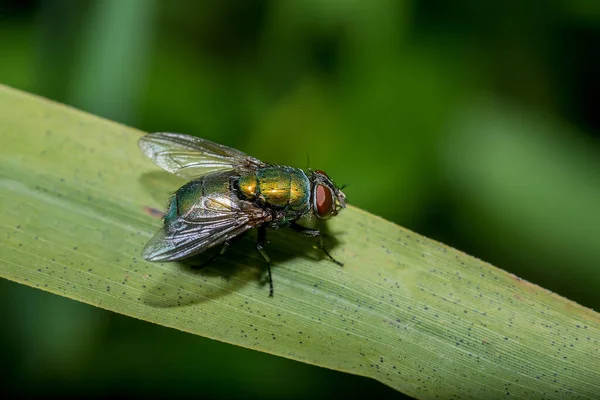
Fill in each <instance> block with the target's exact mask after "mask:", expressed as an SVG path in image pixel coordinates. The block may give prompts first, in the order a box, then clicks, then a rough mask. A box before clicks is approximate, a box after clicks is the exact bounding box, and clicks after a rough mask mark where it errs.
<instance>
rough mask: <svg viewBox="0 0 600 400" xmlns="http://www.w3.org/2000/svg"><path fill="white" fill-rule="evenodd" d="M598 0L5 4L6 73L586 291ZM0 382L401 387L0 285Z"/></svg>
mask: <svg viewBox="0 0 600 400" xmlns="http://www.w3.org/2000/svg"><path fill="white" fill-rule="evenodd" d="M599 43H600V2H598V1H597V0H589V1H588V0H574V1H572V0H556V1H541V0H540V1H535V0H531V1H507V2H500V1H490V2H483V1H476V0H455V1H452V2H447V1H436V0H426V1H416V0H415V1H392V0H373V1H350V0H344V1H342V0H339V1H334V0H289V1H286V0H280V1H275V0H272V1H262V0H243V1H235V0H206V1H184V0H173V1H166V0H165V1H157V0H100V1H89V0H87V1H75V0H54V1H50V0H47V1H42V0H38V1H34V0H27V1H26V0H20V1H19V0H10V1H7V0H0V83H3V84H7V85H10V86H13V87H16V88H20V89H23V90H26V91H29V92H32V93H36V94H40V95H42V96H45V97H48V98H51V99H54V100H57V101H59V102H63V103H66V104H70V105H73V106H75V107H77V108H80V109H83V110H86V111H89V112H92V113H94V114H97V115H100V116H103V117H106V118H109V119H113V120H116V121H119V122H123V123H125V124H128V125H131V126H134V127H137V128H139V129H142V130H145V131H165V130H166V131H174V132H184V133H189V134H195V135H198V136H202V137H205V138H207V139H210V140H214V141H217V142H219V143H223V144H226V145H230V146H233V147H236V148H239V149H241V150H242V151H244V152H247V153H249V154H251V155H253V156H255V157H258V158H260V159H262V160H265V161H270V162H277V163H281V164H290V165H296V166H306V159H307V156H306V155H307V153H308V154H309V155H310V162H311V166H313V167H315V168H319V169H323V170H326V171H327V172H328V173H329V174H330V175H331V176H333V177H334V178H335V179H336V180H337V181H338V182H346V183H348V184H349V186H348V188H347V189H346V190H345V192H346V194H347V195H348V198H349V199H350V201H351V203H352V204H353V205H355V206H358V207H360V208H363V209H365V210H368V211H370V212H372V213H375V214H378V215H381V216H383V217H385V218H387V219H389V220H391V221H394V222H396V223H398V224H400V225H403V226H406V227H408V228H410V229H412V230H414V231H416V232H419V233H421V234H423V235H426V236H429V237H432V238H434V239H437V240H440V241H442V242H445V243H447V244H449V245H452V246H454V247H456V248H458V249H461V250H463V251H465V252H467V253H469V254H472V255H475V256H477V257H479V258H482V259H483V260H486V261H489V262H490V263H492V264H494V265H496V266H498V267H501V268H503V269H505V270H508V271H510V272H513V273H515V274H517V275H519V276H521V277H523V278H525V279H527V280H530V281H532V282H535V283H537V284H540V285H542V286H544V287H546V288H548V289H550V290H553V291H555V292H557V293H559V294H561V295H563V296H567V297H569V298H570V299H573V300H575V301H577V302H579V303H581V304H584V305H586V306H588V307H591V308H595V309H596V310H598V309H600V297H599V296H598V287H600V245H599V243H598V242H599V238H600V210H599V204H600V157H599V154H600V153H599V142H598V138H599V133H600V113H599V111H598V110H599V108H598V97H599V94H598V93H599V89H600V85H599V83H598V82H599V80H598V76H599V75H600V51H599ZM0 287H1V288H0V301H1V304H0V309H2V313H1V314H0V316H1V317H2V326H3V329H2V330H0V352H1V354H2V358H3V361H4V362H3V364H4V366H5V367H6V371H4V372H3V374H2V378H1V379H2V381H4V382H3V383H2V386H3V388H4V390H9V391H13V392H20V393H22V394H49V393H63V394H72V395H75V394H77V395H107V394H129V395H132V396H161V397H167V396H175V395H177V396H181V395H188V396H194V397H221V398H231V397H261V398H269V397H272V398H275V397H296V398H300V397H312V398H331V397H338V396H339V397H342V396H344V397H355V396H367V395H369V396H380V397H382V396H388V395H390V396H393V395H397V394H396V393H395V392H393V391H392V390H391V389H389V388H387V387H385V386H383V385H380V384H378V383H376V382H374V381H370V380H368V379H364V378H359V377H353V376H348V375H344V374H341V373H337V372H334V371H328V370H324V369H320V368H317V367H312V366H308V365H304V364H300V363H297V362H294V361H290V360H286V359H282V358H278V357H273V356H269V355H265V354H262V353H259V352H254V351H250V350H246V349H242V348H237V347H233V346H229V345H225V344H222V343H218V342H214V341H210V340H208V339H203V338H199V337H195V336H192V335H188V334H184V333H181V332H177V331H174V330H170V329H166V328H162V327H158V326H154V325H151V324H148V323H144V322H140V321H136V320H133V319H131V318H126V317H122V316H119V315H116V314H112V313H109V312H106V311H102V310H99V309H96V308H93V307H90V306H86V305H83V304H79V303H76V302H74V301H69V300H66V299H63V298H60V297H58V296H53V295H50V294H46V293H43V292H41V291H38V290H33V289H29V288H25V287H22V286H19V285H17V284H13V283H10V282H7V281H2V282H0Z"/></svg>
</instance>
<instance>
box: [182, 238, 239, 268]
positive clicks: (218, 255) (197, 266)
mask: <svg viewBox="0 0 600 400" xmlns="http://www.w3.org/2000/svg"><path fill="white" fill-rule="evenodd" d="M229 245H230V242H229V240H227V241H225V242H223V247H221V250H220V251H219V252H218V253H217V254H215V255H214V256H212V257H211V258H209V259H208V260H206V261H204V262H203V263H201V264H198V265H192V266H191V267H192V268H193V269H202V268H204V267H206V266H208V265H210V264H212V263H214V262H215V261H216V260H217V258H219V257H221V256H222V255H223V254H225V252H226V251H227V248H229Z"/></svg>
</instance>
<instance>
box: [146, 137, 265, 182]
mask: <svg viewBox="0 0 600 400" xmlns="http://www.w3.org/2000/svg"><path fill="white" fill-rule="evenodd" d="M138 144H139V146H140V149H142V152H143V153H144V154H145V155H146V157H148V158H150V159H151V160H152V161H154V163H155V164H156V165H158V166H159V167H161V168H163V169H165V170H167V171H169V172H171V173H173V174H175V175H178V176H180V177H182V178H186V179H194V178H198V177H200V176H202V175H206V174H208V173H212V172H217V171H229V170H234V171H236V172H238V173H242V172H250V171H255V170H256V169H258V168H262V167H265V166H266V165H267V164H265V163H263V162H262V161H260V160H258V159H256V158H254V157H250V156H248V155H246V154H244V153H242V152H241V151H239V150H236V149H233V148H231V147H227V146H223V145H221V144H218V143H214V142H211V141H210V140H206V139H201V138H198V137H195V136H189V135H183V134H181V133H168V132H158V133H150V134H147V135H145V136H143V137H142V138H140V140H139V142H138Z"/></svg>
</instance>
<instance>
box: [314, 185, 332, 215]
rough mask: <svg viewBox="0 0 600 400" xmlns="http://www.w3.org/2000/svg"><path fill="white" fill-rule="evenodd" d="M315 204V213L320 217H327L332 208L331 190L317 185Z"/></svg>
mask: <svg viewBox="0 0 600 400" xmlns="http://www.w3.org/2000/svg"><path fill="white" fill-rule="evenodd" d="M315 206H316V209H317V215H318V216H319V217H320V218H327V217H328V216H329V214H331V211H332V210H333V194H332V193H331V190H330V189H329V188H328V187H327V186H324V185H317V187H316V188H315Z"/></svg>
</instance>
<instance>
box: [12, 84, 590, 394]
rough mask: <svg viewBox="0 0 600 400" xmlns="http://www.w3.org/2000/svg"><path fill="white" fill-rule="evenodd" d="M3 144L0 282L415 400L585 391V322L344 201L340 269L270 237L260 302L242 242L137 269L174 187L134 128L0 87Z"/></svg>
mask: <svg viewBox="0 0 600 400" xmlns="http://www.w3.org/2000/svg"><path fill="white" fill-rule="evenodd" d="M0 132H1V134H0V216H1V226H2V233H1V235H0V275H1V276H2V277H4V278H7V279H10V280H13V281H16V282H20V283H23V284H26V285H29V286H32V287H38V288H40V289H43V290H46V291H49V292H52V293H56V294H59V295H62V296H66V297H69V298H72V299H76V300H79V301H82V302H85V303H89V304H92V305H95V306H98V307H102V308H105V309H108V310H112V311H115V312H118V313H122V314H125V315H130V316H132V317H136V318H140V319H143V320H147V321H151V322H154V323H157V324H161V325H165V326H169V327H173V328H176V329H180V330H183V331H187V332H190V333H194V334H197V335H201V336H206V337H210V338H214V339H217V340H220V341H224V342H229V343H232V344H236V345H239V346H244V347H248V348H253V349H257V350H260V351H264V352H268V353H272V354H276V355H281V356H284V357H288V358H292V359H295V360H299V361H303V362H307V363H311V364H315V365H319V366H323V367H327V368H332V369H337V370H341V371H347V372H350V373H354V374H359V375H365V376H369V377H372V378H374V379H377V380H379V381H381V382H383V383H385V384H387V385H390V386H392V387H394V388H396V389H398V390H400V391H402V392H404V393H407V394H409V395H411V396H414V397H417V398H421V399H425V398H449V397H456V398H458V397H460V398H473V399H483V398H485V399H490V398H499V397H508V396H510V397H512V398H521V399H533V398H546V399H563V398H587V399H594V398H598V397H600V368H599V365H600V350H599V340H600V318H599V315H598V314H597V313H595V312H594V311H592V310H589V309H586V308H584V307H581V306H579V305H577V304H575V303H573V302H571V301H569V300H566V299H564V298H562V297H560V296H557V295H555V294H553V293H551V292H549V291H547V290H544V289H542V288H540V287H538V286H535V285H533V284H531V283H529V282H526V281H523V280H521V279H519V278H517V277H515V276H513V275H511V274H508V273H506V272H504V271H502V270H499V269H497V268H495V267H493V266H491V265H489V264H486V263H483V262H481V261H479V260H477V259H474V258H472V257H470V256H468V255H466V254H463V253H460V252H458V251H456V250H454V249H451V248H449V247H447V246H445V245H443V244H440V243H436V242H434V241H432V240H429V239H427V238H424V237H422V236H419V235H417V234H415V233H413V232H410V231H407V230H406V229H403V228H401V227H399V226H397V225H394V224H392V223H389V222H387V221H384V220H382V219H380V218H378V217H376V216H373V215H371V214H368V213H366V212H364V211H361V210H359V209H356V208H353V207H350V208H348V209H346V210H344V211H343V212H342V213H341V214H340V215H339V216H338V217H336V218H334V219H333V220H332V221H331V224H330V225H329V232H330V234H331V235H332V238H330V239H329V240H328V243H329V245H330V246H331V247H332V253H333V255H334V257H336V258H338V259H340V260H342V261H344V262H345V263H346V265H345V266H344V267H343V268H340V267H338V266H336V265H334V264H333V263H331V262H329V261H328V260H326V259H322V258H321V256H320V254H319V253H318V252H316V251H314V250H313V249H312V242H311V241H310V240H308V239H306V238H304V237H300V236H299V235H296V234H294V232H286V231H284V230H282V231H279V232H274V233H272V234H271V235H270V236H269V239H270V241H271V243H270V244H269V246H268V247H267V250H268V251H269V254H270V255H271V257H272V258H273V260H274V262H275V263H276V266H275V267H274V268H273V275H274V276H273V279H274V284H275V297H274V298H269V297H268V287H267V286H266V285H265V267H264V263H263V261H262V259H261V257H260V254H258V253H257V252H256V251H255V250H254V249H253V239H254V238H253V236H252V235H250V236H249V237H248V238H246V239H244V240H242V241H241V242H240V243H237V244H236V245H234V246H232V248H231V250H230V251H229V252H228V253H227V254H226V256H225V257H223V258H222V259H221V260H220V261H218V262H216V263H215V264H213V265H212V266H210V267H208V268H205V269H202V270H193V269H190V268H189V267H188V266H185V265H182V264H177V263H164V264H152V263H148V262H145V261H144V260H142V259H141V258H140V256H139V254H140V251H141V248H142V247H143V245H144V244H145V242H146V241H147V240H148V239H149V238H150V236H151V235H152V234H153V232H154V231H155V230H156V229H157V228H158V227H159V226H160V224H161V221H160V219H159V218H157V217H156V215H154V214H155V213H154V211H153V209H156V208H158V209H162V206H163V205H164V202H165V201H166V196H167V194H168V192H169V191H173V190H175V189H176V188H177V187H178V185H180V184H181V182H180V181H177V180H176V179H175V178H174V177H172V176H171V175H168V174H166V173H163V172H160V171H159V170H158V168H157V167H156V166H154V165H153V164H152V163H151V162H150V161H149V160H147V159H145V158H144V157H143V156H142V154H141V153H140V151H139V150H138V148H137V143H136V142H137V139H138V138H139V137H140V135H141V134H142V132H139V131H136V130H134V129H131V128H128V127H125V126H121V125H118V124H115V123H112V122H109V121H105V120H102V119H100V118H97V117H94V116H91V115H88V114H84V113H82V112H79V111H76V110H73V109H70V108H67V107H65V106H62V105H58V104H54V103H51V102H49V101H47V100H44V99H40V98H36V97H33V96H31V95H28V94H24V93H21V92H18V91H15V90H12V89H9V88H6V87H0ZM242 150H243V149H242ZM270 161H276V160H270ZM349 196H350V198H351V191H350V192H349Z"/></svg>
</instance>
